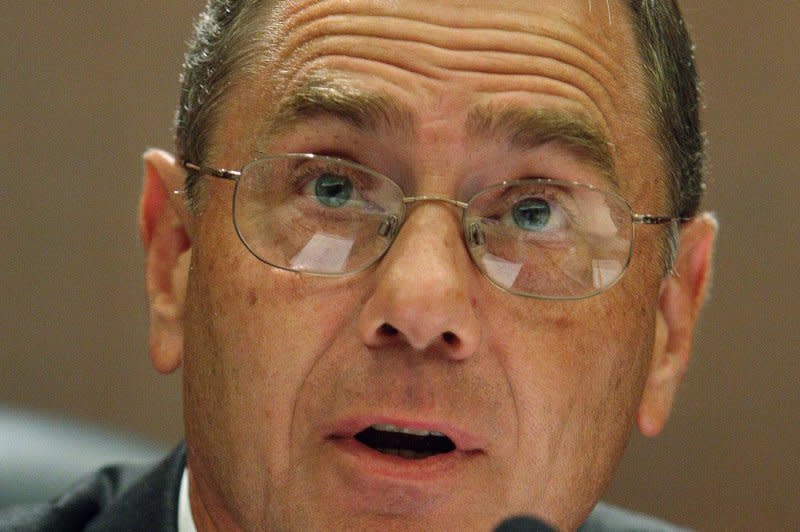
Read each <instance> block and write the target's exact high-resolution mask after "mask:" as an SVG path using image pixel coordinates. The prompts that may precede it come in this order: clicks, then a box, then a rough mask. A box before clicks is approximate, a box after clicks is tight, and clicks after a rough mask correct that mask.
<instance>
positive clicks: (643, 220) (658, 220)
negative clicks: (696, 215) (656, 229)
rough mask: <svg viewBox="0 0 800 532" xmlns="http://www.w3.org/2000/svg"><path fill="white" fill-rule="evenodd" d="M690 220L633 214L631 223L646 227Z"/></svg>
mask: <svg viewBox="0 0 800 532" xmlns="http://www.w3.org/2000/svg"><path fill="white" fill-rule="evenodd" d="M689 220H691V218H686V217H683V216H656V215H653V214H634V215H633V223H635V224H647V225H658V224H666V223H670V222H679V223H682V222H688V221H689Z"/></svg>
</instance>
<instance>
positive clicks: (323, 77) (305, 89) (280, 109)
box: [267, 72, 413, 137]
mask: <svg viewBox="0 0 800 532" xmlns="http://www.w3.org/2000/svg"><path fill="white" fill-rule="evenodd" d="M326 116H327V117H331V118H335V119H338V120H341V121H343V122H346V123H349V124H350V125H352V126H354V127H356V128H358V129H361V130H364V131H366V132H369V133H377V132H379V131H381V130H389V131H392V132H393V133H400V134H402V135H404V136H410V135H411V132H412V130H413V120H412V117H411V112H410V110H408V109H405V108H404V107H403V106H402V105H401V104H400V103H399V102H398V101H397V100H396V99H394V98H391V97H390V96H388V95H386V94H383V93H381V92H377V91H374V90H368V89H364V88H361V87H359V86H357V85H356V84H354V83H353V82H350V81H348V80H347V79H345V78H343V77H341V76H339V77H334V76H333V75H329V74H325V73H319V72H316V73H313V74H311V75H309V76H308V77H307V78H306V79H305V81H303V82H301V84H300V85H299V87H298V88H297V89H295V90H293V91H291V92H290V93H289V94H287V95H286V96H285V97H283V98H282V99H281V100H280V102H279V103H278V105H277V107H276V109H275V110H274V112H273V113H272V116H271V118H270V124H269V127H268V129H267V136H269V137H272V136H274V135H278V134H282V133H286V132H288V131H290V130H292V129H293V128H295V127H297V126H298V125H300V124H301V123H303V122H306V121H309V120H312V119H314V118H320V117H326Z"/></svg>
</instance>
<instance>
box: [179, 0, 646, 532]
mask: <svg viewBox="0 0 800 532" xmlns="http://www.w3.org/2000/svg"><path fill="white" fill-rule="evenodd" d="M595 4H603V3H602V2H596V3H595ZM497 6H498V4H497V3H496V2H477V1H476V2H436V3H433V2H423V1H421V0H419V1H416V0H414V1H411V0H410V1H404V2H400V3H396V2H392V3H386V2H337V1H327V2H318V3H313V5H312V3H308V2H306V3H304V2H288V3H287V4H286V6H285V8H283V9H282V10H279V13H278V15H277V18H278V19H279V20H288V21H289V22H288V23H286V24H284V25H283V31H282V32H280V35H279V42H282V43H288V44H287V45H286V46H283V47H280V46H279V47H278V48H277V49H274V50H273V51H272V53H273V54H274V55H275V56H276V57H280V58H281V60H282V62H281V65H282V68H281V70H280V72H277V71H276V70H275V69H274V67H273V66H272V65H271V64H265V65H263V67H262V68H261V69H260V70H258V75H254V76H252V78H251V79H249V80H248V81H249V83H243V84H241V86H240V87H239V88H238V89H237V90H238V93H237V98H235V103H232V104H231V105H230V106H229V107H228V108H227V111H226V112H225V113H224V114H223V116H222V117H221V124H220V127H219V128H218V130H217V131H216V132H215V135H214V138H215V144H216V148H215V150H214V153H215V154H216V157H215V159H214V160H213V161H209V163H213V164H214V165H217V166H220V167H225V168H235V167H240V166H241V165H242V164H243V163H245V162H246V161H247V160H248V159H249V158H250V155H251V154H252V152H253V151H254V150H265V149H266V150H267V151H271V152H281V151H287V152H307V151H317V150H320V149H335V148H337V147H342V146H346V147H347V148H348V149H349V150H352V151H353V153H352V156H354V157H356V158H357V159H358V162H360V163H362V164H365V165H367V166H371V167H373V168H375V169H376V170H379V171H381V172H384V173H386V174H387V175H392V176H397V178H398V181H402V182H403V183H404V186H405V187H407V188H408V189H409V190H406V192H407V193H415V194H417V193H435V194H444V195H448V196H450V197H459V196H462V195H463V193H464V186H465V182H466V181H467V180H468V179H469V178H472V177H474V176H484V177H479V178H477V179H479V180H480V179H490V178H491V177H492V172H493V170H496V168H497V167H498V165H499V164H506V165H508V168H509V169H511V170H509V171H511V172H517V171H521V170H520V169H526V168H531V167H533V168H534V169H536V170H537V172H538V174H546V173H548V172H551V171H552V173H558V172H562V171H564V169H569V168H571V167H570V166H569V165H570V164H571V163H570V162H569V161H562V160H561V159H558V157H557V156H554V157H551V156H550V155H549V152H538V153H509V152H508V150H507V149H506V148H501V147H497V146H486V145H479V144H476V143H475V142H473V141H471V140H469V139H468V138H467V137H466V135H465V131H464V122H465V118H466V110H467V108H468V106H469V105H471V104H474V103H476V102H504V103H508V102H514V103H517V104H522V105H527V106H533V107H542V108H565V109H572V110H575V109H577V110H580V111H582V112H584V113H585V114H586V115H588V116H590V117H592V118H593V119H594V120H596V121H597V122H598V123H599V124H600V125H601V126H602V127H603V128H604V131H605V133H606V134H607V135H608V136H609V138H610V139H611V140H612V141H613V143H614V157H615V164H616V166H617V169H618V172H619V174H620V175H621V176H623V178H624V179H625V185H624V186H623V189H622V193H623V195H625V196H626V198H627V199H628V201H630V202H631V203H632V204H633V205H634V208H636V209H638V210H640V211H644V212H650V211H653V212H658V211H660V210H661V202H660V199H659V198H660V197H661V192H660V190H659V187H658V186H657V185H656V184H657V183H660V177H659V176H660V175H661V173H660V171H661V169H660V168H659V167H658V166H657V165H658V163H657V160H658V158H657V157H655V156H654V155H653V154H654V153H656V152H655V146H654V144H653V141H652V140H651V139H650V136H649V132H648V131H647V128H646V127H645V125H644V120H643V117H644V111H643V108H644V107H643V103H642V102H643V98H644V97H643V94H644V89H643V84H642V82H641V80H640V79H639V77H638V76H639V74H638V69H636V68H631V64H634V63H633V61H634V60H633V59H632V58H634V57H635V53H636V52H635V45H634V40H633V36H632V33H631V29H630V27H629V24H628V23H627V18H626V17H627V15H626V13H625V12H624V11H623V6H622V4H621V3H613V2H612V6H616V9H617V11H618V12H616V13H615V14H614V15H615V16H614V19H613V20H614V23H613V24H612V25H611V26H609V24H608V15H607V13H606V12H605V10H601V9H599V8H596V9H595V10H594V11H593V13H591V14H590V13H589V12H588V9H587V2H585V1H575V2H565V1H563V0H558V1H556V0H552V1H532V0H531V1H525V2H504V3H503V6H504V8H503V9H502V10H501V9H498V7H497ZM337 13H347V14H349V17H347V18H341V17H335V16H333V15H335V14H337ZM356 13H365V14H370V15H372V16H364V17H358V16H354V15H355V14H356ZM376 15H379V16H380V18H375V16H376ZM470 25H473V26H480V27H481V28H482V30H469V29H466V28H464V27H458V26H470ZM420 29H424V30H425V31H424V32H422V33H420ZM415 35H416V37H414V36H415ZM319 36H325V37H320V38H317V37H319ZM479 45H480V46H479ZM298 46H299V48H298ZM459 50H470V52H468V53H464V52H459ZM319 70H324V71H327V72H335V73H339V74H341V75H342V76H343V77H345V78H347V79H349V80H351V82H352V83H355V84H358V85H359V86H360V87H364V88H367V89H374V90H381V91H383V92H384V93H387V94H389V95H391V96H392V97H393V98H396V99H397V100H398V101H399V102H401V103H402V104H404V105H406V106H408V107H409V108H410V109H411V110H412V114H413V119H414V127H415V130H414V135H413V136H412V138H411V139H410V140H409V139H398V138H395V137H393V136H392V132H390V131H389V132H384V133H381V134H379V135H376V136H371V137H368V138H367V137H365V136H363V135H359V133H358V132H357V131H356V130H354V129H353V128H352V127H350V126H348V125H345V124H340V123H337V122H335V121H332V120H330V121H326V120H320V121H318V122H315V124H314V127H313V128H301V131H297V132H293V133H291V134H289V135H286V136H284V137H280V138H276V139H272V140H271V141H270V145H269V146H263V145H258V142H259V141H257V140H256V139H257V138H258V136H259V133H258V132H260V131H263V130H264V129H266V126H265V125H264V124H263V123H262V122H261V121H260V119H259V117H264V116H268V114H269V111H270V109H271V103H274V102H275V101H277V100H278V99H279V98H280V97H281V96H282V94H283V93H282V92H281V91H284V92H285V91H287V90H292V87H293V86H295V85H296V84H297V83H299V81H301V80H302V79H303V77H304V76H307V75H310V74H312V73H314V72H316V71H319ZM562 159H563V157H562ZM562 163H563V164H562ZM485 176H489V177H485ZM512 177H524V175H520V176H512ZM554 177H558V176H554ZM206 190H207V193H208V197H207V200H206V202H205V204H204V209H203V211H202V214H201V215H199V216H198V217H197V219H196V226H195V228H194V229H195V230H194V235H193V236H194V240H193V248H192V268H191V270H190V276H189V285H188V291H187V303H186V305H187V306H186V320H185V324H186V325H185V327H186V332H185V339H186V340H185V346H184V353H185V356H184V383H185V384H184V386H185V410H186V419H187V421H186V424H187V426H186V439H187V444H188V450H189V465H190V469H191V475H192V477H191V479H192V493H191V497H192V504H193V509H194V513H195V519H196V520H197V521H198V522H199V523H200V524H201V525H202V524H205V525H210V524H213V525H215V526H217V527H219V528H227V529H234V528H239V529H243V530H257V529H263V530H301V529H308V530H330V529H335V528H341V529H348V530H360V529H373V530H374V529H380V528H383V529H386V530H453V529H477V530H489V529H491V527H492V526H494V525H495V524H496V523H497V522H498V521H500V520H501V519H502V518H504V517H506V516H508V515H510V514H514V513H520V512H531V513H535V514H537V515H541V516H543V517H544V518H546V519H547V520H549V521H551V522H553V523H555V524H557V525H559V526H560V527H564V528H573V527H576V526H577V525H579V524H580V523H581V522H582V520H583V519H585V517H586V515H587V514H588V513H589V511H590V510H591V508H592V506H593V505H594V504H595V502H596V501H597V499H598V498H599V497H600V495H601V493H602V490H603V489H604V488H605V486H606V484H607V482H608V481H609V478H610V476H611V473H612V471H613V469H614V467H615V466H616V464H617V461H618V459H619V456H620V455H621V453H622V450H623V448H624V446H625V443H626V441H627V435H628V433H629V430H630V427H631V425H632V423H633V418H634V414H635V411H636V407H637V405H638V401H639V397H640V395H641V392H642V387H643V384H644V380H645V377H646V375H647V369H648V364H649V357H650V351H651V346H652V343H653V326H654V325H653V323H654V315H655V306H656V300H657V296H658V287H659V282H660V275H659V272H658V267H657V264H658V261H657V260H656V257H657V253H656V245H655V242H656V232H655V231H650V230H646V231H642V232H641V233H640V234H639V235H638V236H637V242H636V247H635V252H634V257H633V261H632V264H631V266H630V268H629V270H628V271H627V273H626V275H625V277H623V279H622V280H621V281H620V282H619V283H618V284H617V285H616V286H614V287H613V288H612V289H611V290H609V291H607V292H605V293H604V294H602V295H600V296H596V297H593V298H589V299H586V300H581V301H569V302H550V301H542V300H535V299H528V298H522V297H517V296H512V295H509V294H507V293H504V292H502V291H500V290H499V289H497V288H495V287H494V286H492V285H491V284H490V283H489V282H488V281H487V280H486V279H484V278H483V277H482V276H481V275H480V273H479V272H478V271H477V269H476V268H475V266H474V265H473V264H472V262H471V261H470V259H469V256H468V254H467V251H466V248H465V247H464V245H463V237H462V233H461V226H460V221H459V216H460V212H457V211H456V210H454V209H453V208H452V207H451V206H447V205H443V204H421V205H418V206H415V207H414V208H413V209H412V210H411V211H410V214H409V216H408V218H407V220H406V223H405V225H404V226H403V228H402V230H401V232H400V234H399V235H398V237H397V240H396V241H395V243H394V245H393V247H392V248H391V249H390V250H389V252H388V253H387V255H386V256H385V257H384V259H383V260H382V261H381V262H380V263H378V264H377V265H375V266H374V267H372V268H370V269H369V270H367V271H365V272H362V273H360V274H356V275H353V276H348V277H343V278H321V277H311V276H303V275H299V274H296V273H292V272H286V271H280V270H277V269H274V268H270V267H268V266H266V265H265V264H263V263H261V262H260V261H258V260H257V259H256V258H255V257H253V256H251V255H250V254H249V253H248V251H247V250H246V249H245V248H244V247H243V246H242V245H241V243H240V242H239V240H238V238H237V237H236V234H235V232H234V230H233V227H232V224H231V220H230V211H231V205H230V201H231V193H232V187H231V184H230V183H227V182H221V181H217V180H210V181H209V182H208V186H207V189H206ZM384 322H389V323H391V325H392V326H393V327H395V328H396V329H398V330H399V331H400V334H398V335H395V336H393V337H391V338H390V337H386V336H382V335H381V334H379V332H376V331H378V326H379V325H380V324H382V323H384ZM430 324H434V325H435V326H436V327H438V329H436V330H434V331H432V332H431V330H430V327H431V325H430ZM426 327H428V328H427V329H426ZM444 332H452V333H455V334H456V335H457V336H458V337H459V340H460V342H461V343H460V345H461V346H462V348H463V349H461V350H459V351H458V352H456V351H455V350H453V349H450V348H448V347H447V346H446V345H445V344H444V343H443V342H440V341H437V338H440V336H441V334H442V333H444ZM426 334H427V336H426ZM415 342H416V343H423V344H425V347H424V348H419V347H415V345H416V344H415ZM426 342H427V343H426ZM365 412H367V413H380V414H394V415H400V414H402V415H404V416H418V417H420V418H423V419H427V418H436V419H446V420H448V422H449V423H452V424H453V425H455V426H459V427H463V428H464V429H465V430H468V431H470V432H473V433H476V434H479V435H480V436H481V438H482V440H483V441H485V442H486V448H485V449H483V450H482V452H481V453H480V454H479V455H477V456H475V457H474V458H472V459H470V460H467V461H465V463H464V464H463V465H462V466H460V467H459V468H457V469H456V470H455V471H454V472H453V476H454V478H453V480H452V484H451V489H448V490H437V489H435V488H427V487H419V486H416V485H402V486H401V485H398V486H389V487H387V488H386V489H385V490H384V491H382V492H381V493H377V494H376V493H373V492H370V491H369V488H368V486H367V485H366V484H363V483H360V481H358V479H360V478H361V477H357V476H354V474H353V473H352V472H351V471H350V469H348V467H347V466H346V465H343V463H342V461H341V460H340V459H339V458H338V456H337V455H336V452H335V450H332V449H331V447H330V446H329V445H328V444H327V443H326V441H325V437H326V434H324V433H323V432H322V431H321V428H320V427H324V426H326V423H328V422H330V420H331V419H337V418H340V417H343V416H347V415H355V414H363V413H365ZM354 479H356V480H354ZM365 501H366V503H365ZM373 502H374V507H370V504H372V503H373Z"/></svg>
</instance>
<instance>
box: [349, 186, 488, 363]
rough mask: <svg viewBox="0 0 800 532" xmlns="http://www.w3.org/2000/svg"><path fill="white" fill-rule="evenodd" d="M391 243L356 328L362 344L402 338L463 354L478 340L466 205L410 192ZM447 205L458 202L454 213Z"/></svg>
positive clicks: (417, 345)
mask: <svg viewBox="0 0 800 532" xmlns="http://www.w3.org/2000/svg"><path fill="white" fill-rule="evenodd" d="M403 201H404V203H406V204H414V203H420V202H424V203H422V204H419V205H416V206H413V207H414V208H411V209H409V211H408V214H407V216H406V219H405V221H404V223H403V224H402V226H401V227H400V229H399V230H398V233H397V235H396V238H395V241H394V243H393V244H392V247H391V248H390V249H389V251H388V253H387V254H386V256H384V258H383V260H382V261H381V263H380V264H379V266H378V268H377V269H376V272H375V275H376V284H375V286H374V288H373V290H372V291H371V293H370V295H369V297H368V299H367V301H366V302H365V304H364V307H363V310H362V315H361V316H360V320H359V328H360V330H361V334H362V337H363V339H364V341H365V343H367V345H370V346H373V347H380V346H382V345H385V344H388V343H406V344H407V345H410V346H411V347H412V348H413V349H415V350H418V351H422V350H426V349H428V348H431V347H433V346H434V345H435V346H436V348H437V349H438V350H439V351H440V352H443V353H447V354H448V356H450V357H451V358H459V359H461V358H465V357H467V356H469V354H470V353H471V352H472V351H474V350H475V349H476V347H477V345H478V343H479V337H480V327H479V324H478V321H477V317H476V315H475V309H474V308H473V307H472V303H471V301H472V299H473V298H471V297H470V295H471V293H470V291H471V286H472V282H471V278H472V277H473V276H474V273H475V272H473V271H472V270H473V268H472V263H471V260H470V258H469V256H468V252H467V250H466V248H465V247H464V245H463V242H462V238H461V231H460V227H461V225H460V219H461V216H460V215H461V210H463V208H464V207H465V204H463V203H462V202H458V201H456V200H453V199H450V198H447V197H445V196H438V195H436V196H434V195H428V196H414V197H408V198H404V199H403ZM448 205H452V206H456V207H459V209H458V215H457V216H454V215H455V214H456V212H455V210H454V209H452V208H448V207H447V206H448Z"/></svg>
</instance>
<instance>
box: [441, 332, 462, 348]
mask: <svg viewBox="0 0 800 532" xmlns="http://www.w3.org/2000/svg"><path fill="white" fill-rule="evenodd" d="M442 340H444V343H446V344H447V345H449V346H452V347H458V343H459V340H458V336H456V335H455V333H452V332H450V331H445V332H444V333H442Z"/></svg>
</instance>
